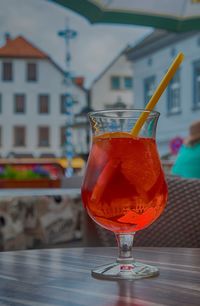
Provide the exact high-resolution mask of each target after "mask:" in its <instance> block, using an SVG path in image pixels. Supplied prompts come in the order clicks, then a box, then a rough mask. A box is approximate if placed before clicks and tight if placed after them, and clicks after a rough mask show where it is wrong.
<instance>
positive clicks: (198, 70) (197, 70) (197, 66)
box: [194, 61, 200, 108]
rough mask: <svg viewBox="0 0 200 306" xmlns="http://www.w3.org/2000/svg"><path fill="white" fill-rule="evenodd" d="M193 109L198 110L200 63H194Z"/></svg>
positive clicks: (199, 105)
mask: <svg viewBox="0 0 200 306" xmlns="http://www.w3.org/2000/svg"><path fill="white" fill-rule="evenodd" d="M194 108H200V61H198V62H195V63H194Z"/></svg>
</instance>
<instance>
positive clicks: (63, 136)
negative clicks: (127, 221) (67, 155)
mask: <svg viewBox="0 0 200 306" xmlns="http://www.w3.org/2000/svg"><path fill="white" fill-rule="evenodd" d="M65 142H66V126H61V128H60V145H61V146H64V145H65Z"/></svg>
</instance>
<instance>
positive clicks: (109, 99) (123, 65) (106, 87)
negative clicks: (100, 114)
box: [90, 48, 134, 110]
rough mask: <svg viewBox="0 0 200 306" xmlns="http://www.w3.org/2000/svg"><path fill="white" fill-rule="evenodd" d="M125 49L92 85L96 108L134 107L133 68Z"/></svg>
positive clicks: (93, 102) (92, 101)
mask: <svg viewBox="0 0 200 306" xmlns="http://www.w3.org/2000/svg"><path fill="white" fill-rule="evenodd" d="M127 49H128V48H126V49H125V50H123V51H122V52H121V53H120V54H119V55H118V56H117V57H116V58H115V59H114V60H113V61H112V62H111V63H110V65H109V66H108V67H107V68H106V69H105V70H104V71H103V72H102V73H101V74H100V75H99V76H98V77H97V78H96V79H95V80H94V82H93V83H92V85H91V96H90V97H91V107H92V108H93V109H94V110H101V109H111V108H116V107H118V108H133V105H134V97H133V70H132V68H131V66H132V65H131V63H130V62H129V61H128V60H127V58H126V56H125V52H126V51H127Z"/></svg>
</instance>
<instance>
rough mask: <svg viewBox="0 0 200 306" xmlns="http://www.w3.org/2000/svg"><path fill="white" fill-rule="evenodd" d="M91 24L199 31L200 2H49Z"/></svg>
mask: <svg viewBox="0 0 200 306" xmlns="http://www.w3.org/2000/svg"><path fill="white" fill-rule="evenodd" d="M51 1H52V2H56V3H58V4H61V5H63V6H65V7H67V8H69V9H72V10H74V11H75V12H77V13H79V14H81V15H83V16H85V17H86V18H87V19H88V20H89V21H90V22H91V23H117V24H120V23H121V24H133V25H142V26H150V27H155V28H160V29H166V30H171V31H176V32H180V31H189V30H200V0H123V1H122V0H51Z"/></svg>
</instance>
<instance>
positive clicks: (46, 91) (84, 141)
mask: <svg viewBox="0 0 200 306" xmlns="http://www.w3.org/2000/svg"><path fill="white" fill-rule="evenodd" d="M61 2H62V4H63V3H64V2H65V1H47V0H29V1H27V0H17V1H16V0H0V189H2V190H3V189H8V188H13V189H16V188H41V187H42V188H60V187H62V186H65V187H68V185H66V181H65V179H66V178H67V177H68V178H69V177H77V176H80V177H81V176H82V175H83V173H84V168H85V164H86V161H87V158H88V152H89V146H90V132H89V124H88V120H87V113H88V112H89V111H92V110H100V109H112V108H120V109H122V108H124V109H125V108H126V109H129V108H144V107H145V105H146V103H147V102H148V101H149V99H150V97H151V95H152V93H153V92H154V90H155V88H156V86H157V85H158V84H159V82H160V80H161V79H162V77H163V75H164V73H165V72H166V71H167V69H168V67H169V65H170V64H171V62H172V60H173V59H174V57H175V56H176V55H177V53H178V52H180V51H181V52H183V53H184V54H185V60H184V62H183V64H182V65H181V68H180V69H179V70H178V71H177V73H176V75H175V76H174V78H173V79H172V81H171V82H170V84H169V86H168V88H167V90H166V91H165V93H164V94H163V96H162V97H161V99H160V102H159V103H158V105H157V106H156V110H157V111H159V112H160V113H161V118H160V121H159V126H158V133H157V143H158V149H159V154H160V157H161V159H162V163H163V167H164V169H165V171H166V173H169V171H170V169H171V166H172V164H173V162H174V160H175V158H176V155H177V153H178V151H179V149H180V147H181V145H182V143H183V139H184V138H185V137H186V136H187V134H188V128H189V126H190V124H191V123H192V122H193V121H195V120H198V119H199V117H200V30H199V22H200V21H199V20H197V17H198V16H199V13H198V12H199V6H200V4H199V1H193V0H191V1H190V0H188V2H187V5H185V6H184V8H186V9H188V14H189V17H191V16H192V15H194V16H193V20H192V21H191V20H190V21H187V19H186V21H184V22H183V23H182V24H181V23H177V24H176V21H175V17H177V16H175V14H176V9H177V14H178V20H179V21H181V20H182V17H181V16H180V15H179V11H178V10H180V11H182V12H183V6H182V5H183V4H182V1H181V0H177V1H175V3H174V1H168V5H166V1H165V5H164V4H163V0H162V1H148V4H147V1H146V7H145V1H144V2H143V1H141V2H140V4H142V3H143V4H142V5H143V7H142V11H141V12H140V15H137V16H136V14H135V13H134V14H133V15H134V16H132V17H131V14H130V11H129V8H128V5H129V4H130V3H131V2H132V3H133V2H137V3H139V2H138V1H125V3H124V5H125V6H124V8H123V9H122V11H123V14H124V15H123V14H122V15H120V14H119V9H121V8H119V7H116V8H117V10H118V12H117V14H116V13H114V14H113V15H112V14H110V16H111V17H109V18H110V20H107V15H105V17H104V16H103V14H99V12H100V11H99V10H97V8H96V7H94V4H91V3H92V1H85V3H86V4H83V1H75V2H76V4H74V2H73V1H66V6H65V7H64V6H63V5H60V3H61ZM97 2H99V1H97ZM112 2H113V3H114V2H115V1H110V5H111V4H112ZM101 5H102V4H101ZM138 5H139V4H138ZM189 5H190V7H189ZM187 6H188V7H187ZM144 7H145V8H146V9H147V15H148V17H146V16H145V14H146V13H145V12H144ZM137 9H138V10H139V6H138V8H137ZM159 9H160V11H159V12H158V10H159ZM164 10H165V11H164ZM194 12H196V13H195V14H194ZM125 13H126V14H125ZM158 13H159V14H160V15H159V16H158ZM185 14H186V13H185ZM100 15H102V16H103V17H102V20H100V17H101V16H100ZM85 17H87V18H85ZM133 17H134V18H133ZM189 17H187V18H189ZM95 18H96V20H95ZM117 18H118V19H117ZM74 186H75V185H74ZM79 186H80V184H79ZM54 200H55V203H62V205H63V207H64V209H65V208H66V206H67V204H66V203H65V202H63V198H59V199H58V198H56V199H55V198H54ZM54 200H53V201H54ZM68 200H69V199H68ZM63 203H64V204H63ZM65 204H66V205H65ZM52 205H53V204H52ZM55 206H56V204H55ZM50 207H53V206H51V205H50ZM72 211H73V209H72ZM72 211H71V214H72V215H73V213H72ZM78 211H79V209H78ZM59 213H60V212H59ZM32 215H34V214H33V213H32ZM2 218H3V215H2ZM77 218H80V214H79V213H78V212H77V211H76V221H75V223H74V224H75V225H73V226H75V228H76V235H77V237H79V235H80V233H79V232H78V231H77V228H79V225H77V224H78V223H77V222H79V221H80V220H79V221H77V220H78V219H77ZM4 219H5V218H4ZM4 219H2V220H0V222H1V223H2V226H4V222H5V220H4ZM44 219H45V218H44ZM45 220H46V221H44V220H43V221H44V222H46V223H45V224H48V226H49V221H47V219H45ZM48 220H49V219H48ZM68 225H69V224H68ZM45 226H47V225H45ZM29 232H30V231H29ZM37 235H39V236H40V234H38V232H37ZM37 235H36V236H37ZM73 235H74V234H73ZM73 235H72V236H73ZM73 237H74V236H73ZM73 237H71V238H73ZM2 239H3V238H2ZM36 240H37V239H36Z"/></svg>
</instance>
